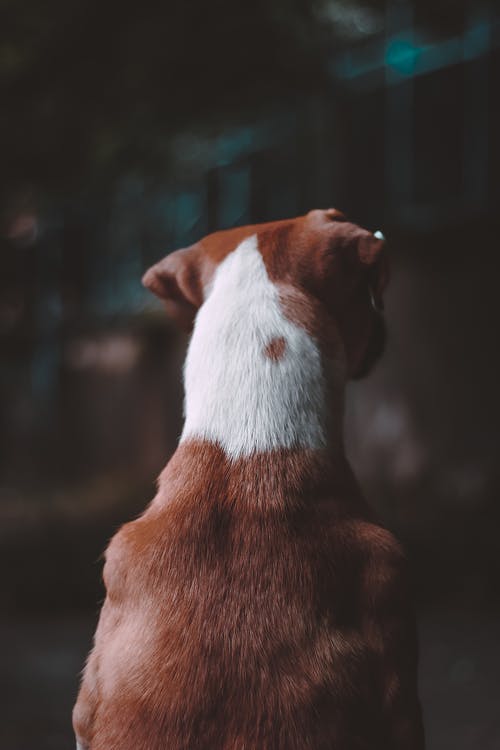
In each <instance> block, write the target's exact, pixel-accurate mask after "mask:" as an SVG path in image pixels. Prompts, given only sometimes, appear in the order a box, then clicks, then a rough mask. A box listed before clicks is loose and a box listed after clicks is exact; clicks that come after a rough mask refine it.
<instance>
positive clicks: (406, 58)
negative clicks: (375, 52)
mask: <svg viewBox="0 0 500 750" xmlns="http://www.w3.org/2000/svg"><path fill="white" fill-rule="evenodd" d="M421 54H422V47H417V46H416V45H414V44H413V43H412V42H410V41H408V40H406V39H392V40H391V41H390V42H389V43H388V45H387V47H386V51H385V64H386V65H387V66H388V67H389V68H392V70H394V71H396V73H399V74H400V75H402V76H412V75H414V74H415V70H416V68H417V64H418V60H419V58H420V56H421Z"/></svg>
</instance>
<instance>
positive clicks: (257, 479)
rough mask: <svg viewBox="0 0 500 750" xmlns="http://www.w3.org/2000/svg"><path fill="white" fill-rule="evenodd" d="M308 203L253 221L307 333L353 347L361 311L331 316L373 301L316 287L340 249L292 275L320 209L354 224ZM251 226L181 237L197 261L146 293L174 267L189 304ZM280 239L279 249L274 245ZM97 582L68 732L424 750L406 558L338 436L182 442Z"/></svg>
mask: <svg viewBox="0 0 500 750" xmlns="http://www.w3.org/2000/svg"><path fill="white" fill-rule="evenodd" d="M313 213H316V212H313ZM323 213H324V216H323V217H322V218H321V217H315V216H313V221H312V225H313V229H312V230H308V231H307V232H305V231H304V226H305V225H306V224H307V221H309V219H307V217H306V218H304V217H302V219H299V220H296V221H295V223H294V222H292V221H290V222H282V223H279V224H274V225H272V226H268V225H265V226H264V228H258V231H259V237H260V236H261V235H262V233H264V234H265V233H266V232H270V233H271V236H268V237H267V240H266V241H264V242H263V243H262V242H261V243H260V244H261V246H264V252H263V255H264V258H265V261H266V265H267V268H268V273H269V275H270V277H271V278H274V279H275V280H276V282H277V283H278V284H279V285H280V289H281V298H282V304H283V307H284V310H285V311H286V312H287V314H288V315H290V316H292V317H293V319H295V320H296V321H297V322H298V323H299V324H300V325H303V326H304V327H306V328H307V329H308V330H311V332H312V333H313V335H314V336H315V338H316V339H317V340H318V341H321V342H322V345H323V346H334V344H335V340H338V337H339V336H340V337H341V338H342V339H343V345H344V348H345V350H346V352H349V351H350V352H351V354H352V353H353V352H356V351H357V352H358V353H359V354H358V355H357V356H358V359H360V360H361V359H363V358H364V357H365V355H366V350H367V348H369V346H370V342H369V339H370V326H369V325H367V324H365V325H361V324H358V325H357V326H356V325H354V324H353V322H352V321H351V320H350V321H349V324H348V323H347V322H346V323H345V324H344V327H342V325H341V323H340V322H339V321H340V317H339V316H341V315H342V314H343V315H344V317H345V318H348V317H349V316H348V315H347V312H346V309H345V308H346V307H349V306H351V308H352V310H354V312H353V315H354V317H356V315H357V316H358V317H359V318H362V317H363V316H365V317H366V320H369V317H368V316H369V315H371V314H372V313H370V312H369V306H368V303H367V302H366V300H365V299H364V296H362V295H361V291H360V290H361V288H362V284H361V282H360V281H359V279H358V281H352V280H351V281H352V285H353V289H351V295H350V294H349V293H348V290H346V289H345V288H344V289H342V294H343V295H344V296H343V297H342V299H343V305H344V307H343V308H342V305H340V302H339V299H338V298H336V299H335V300H334V301H333V302H331V301H328V300H327V299H326V290H325V288H324V286H325V278H326V276H327V274H328V273H330V278H329V283H330V284H337V286H338V287H339V288H340V286H341V281H342V280H341V279H339V278H338V269H337V270H336V269H335V268H334V269H333V271H332V270H331V269H330V270H328V268H326V266H328V264H329V263H332V264H333V265H335V263H337V264H339V263H340V259H339V258H337V259H333V260H332V259H331V258H329V259H325V258H319V259H318V258H316V261H315V262H312V263H311V265H312V266H313V268H312V269H308V275H307V274H305V273H304V274H302V276H301V277H300V283H299V282H298V281H297V278H298V277H297V273H298V270H297V269H299V268H300V266H301V263H302V262H303V261H301V257H302V256H301V253H303V252H305V249H304V248H305V245H306V244H307V243H306V238H307V237H308V233H309V231H312V232H313V234H311V235H310V236H309V239H308V240H307V242H308V243H309V245H308V251H309V253H311V247H312V245H311V244H310V243H312V242H313V238H314V236H315V235H314V232H316V222H317V223H318V224H319V225H320V226H319V229H318V230H317V231H318V232H319V233H320V235H321V233H322V232H324V230H325V228H324V227H321V222H324V221H325V220H328V221H329V222H335V223H338V224H339V225H340V226H343V227H347V230H348V234H349V233H351V234H352V235H353V236H354V235H355V234H356V232H355V230H356V231H360V232H362V231H363V230H357V229H356V228H355V229H350V227H352V225H348V224H347V222H345V221H344V219H343V217H341V216H340V217H339V215H338V214H337V213H334V212H323ZM308 216H309V217H310V215H308ZM325 217H326V219H325ZM255 230H256V228H255V227H251V228H244V229H243V230H238V232H236V231H235V232H233V233H224V234H223V235H219V239H220V238H221V237H222V238H223V241H222V240H221V242H220V244H218V243H217V242H216V240H214V239H213V237H215V235H214V236H212V238H208V239H207V240H204V241H203V243H205V245H204V249H203V251H202V250H201V249H200V248H201V245H200V243H198V245H197V246H194V247H195V250H193V251H192V252H191V253H189V255H190V256H191V258H190V260H189V263H191V261H192V259H193V258H194V257H197V258H198V264H199V265H198V271H197V273H196V274H194V273H190V274H187V275H186V276H184V279H183V280H181V281H180V282H179V279H178V276H177V275H178V274H179V267H178V268H177V269H176V270H175V269H174V266H175V264H176V263H177V261H174V263H173V265H172V262H171V264H169V265H168V268H166V266H165V264H164V265H163V266H162V269H161V270H160V271H158V268H156V270H153V272H150V273H151V276H150V278H149V280H147V282H148V283H149V284H150V285H153V284H154V285H156V286H158V285H159V286H160V290H159V293H160V294H171V289H170V291H168V292H166V291H165V289H166V286H168V285H169V284H171V283H173V284H174V286H175V289H176V291H174V297H175V299H174V304H176V302H177V301H180V304H181V305H185V304H186V303H185V299H186V297H187V296H188V295H189V296H191V301H190V302H189V303H188V304H191V305H192V306H193V308H194V309H196V304H199V301H198V302H196V300H195V297H194V295H195V294H196V292H195V291H194V292H193V289H194V290H196V287H197V285H198V284H199V280H200V278H201V275H203V274H205V276H207V275H208V274H209V268H210V264H211V263H212V264H216V263H217V262H220V260H221V258H222V257H225V254H227V253H226V248H227V247H231V249H233V248H234V246H235V241H236V240H235V237H239V238H240V239H239V240H237V241H240V240H241V239H242V238H243V237H244V236H248V235H249V234H253V233H254V231H255ZM327 234H328V231H327ZM290 235H293V242H292V244H291V245H290V242H291V238H290ZM229 236H230V237H231V239H230V240H229V239H227V238H228V237H229ZM345 236H346V235H341V237H344V238H345ZM301 238H302V239H301ZM226 239H227V245H226ZM323 239H324V238H323ZM351 239H352V237H351ZM365 240H366V238H364V236H363V243H362V244H363V247H364V250H363V253H364V257H365V256H366V252H367V251H366V247H367V241H365ZM237 241H236V244H237ZM329 242H330V244H331V238H330V240H329ZM301 243H302V244H301ZM324 245H325V248H327V245H328V242H326V241H325V242H324ZM348 245H349V243H347V245H346V247H348ZM286 246H288V247H289V248H290V247H293V248H294V251H293V257H292V256H290V255H289V257H288V261H287V262H285V260H286V259H285V258H284V257H282V255H281V254H282V253H284V249H283V248H285V247H286ZM207 248H208V249H207ZM202 252H203V253H204V254H203V256H202V255H201V253H202ZM227 252H229V250H227ZM325 252H326V249H325ZM207 253H208V254H207ZM216 256H217V257H216ZM201 258H203V260H201ZM345 260H346V259H345V258H344V261H345ZM347 261H348V262H353V261H352V259H347ZM360 262H361V263H364V262H366V261H365V260H361V261H360ZM200 264H201V265H200ZM160 265H161V264H160ZM180 265H181V267H182V266H183V265H184V261H182V263H181V264H180ZM321 269H322V270H321ZM320 271H321V273H320ZM159 274H160V276H159ZM161 274H166V278H167V280H166V281H165V280H163V281H161V280H160V281H159V280H158V279H159V278H160V277H161ZM171 274H173V275H171ZM321 274H323V288H322V286H321V285H322V281H321ZM171 279H173V282H172V281H171ZM186 279H187V281H186ZM314 284H316V291H315V293H314V295H313V293H312V291H311V289H312V287H313V286H314ZM190 285H191V289H189V290H188V292H187V294H186V286H190ZM193 285H194V286H193ZM182 286H183V287H184V291H182V293H181V292H179V291H178V290H179V289H181V287H182ZM339 294H340V292H339ZM182 295H183V296H182ZM353 296H354V301H353ZM322 300H323V301H322ZM308 301H309V304H308ZM318 305H320V306H321V315H319V314H315V313H314V310H316V308H317V306H318ZM339 305H340V308H342V309H340V308H339ZM356 305H357V308H359V307H361V308H362V310H359V309H356ZM365 307H366V309H365ZM337 308H339V309H340V312H339V309H337ZM318 321H319V322H318ZM329 321H330V322H331V321H334V324H332V325H330V324H329ZM332 331H334V333H333V334H332ZM356 338H357V340H353V339H356ZM352 356H353V360H352V362H351V365H352V366H354V364H355V363H354V355H353V354H352ZM104 581H105V585H106V591H107V596H106V601H105V603H104V606H103V609H102V612H101V617H100V621H99V625H98V629H97V632H96V637H95V646H94V649H93V651H92V653H91V654H90V657H89V660H88V663H87V667H86V669H85V676H84V680H83V683H82V687H81V691H80V695H79V698H78V702H77V704H76V706H75V710H74V726H75V731H76V734H77V736H78V737H79V738H80V741H81V742H82V743H83V745H84V747H86V748H89V749H90V750H422V749H423V746H424V742H423V731H422V724H421V719H420V709H419V704H418V698H417V689H416V663H417V650H416V638H415V628H414V619H413V615H412V612H411V606H410V603H409V596H408V584H407V575H406V565H405V560H404V557H403V555H402V552H401V549H400V547H399V545H398V543H397V542H396V541H395V540H394V538H393V537H392V536H391V534H389V533H388V532H387V531H385V530H384V529H382V528H381V527H380V526H378V525H377V524H376V523H375V522H374V520H373V518H372V516H371V513H370V511H369V509H368V508H367V506H366V504H365V502H364V500H363V498H362V496H361V494H360V492H359V489H358V487H357V484H356V482H355V479H354V477H353V475H352V472H351V470H350V467H349V465H348V463H347V461H346V459H345V457H344V455H343V453H342V451H335V452H333V451H332V452H329V451H325V452H318V451H305V450H296V451H292V450H281V451H272V452H268V453H261V454H256V455H254V456H252V457H250V458H242V459H239V460H237V461H232V462H229V461H228V459H227V458H226V456H225V454H224V453H223V451H222V450H221V449H220V448H218V447H217V446H216V445H212V444H210V443H206V442H202V441H190V442H185V443H182V444H181V445H180V446H179V447H178V449H177V451H176V453H175V454H174V456H173V457H172V459H171V460H170V462H169V463H168V465H167V467H166V468H165V470H164V471H163V473H162V475H161V477H160V480H159V486H158V493H157V495H156V497H155V499H154V500H153V502H152V503H151V505H150V506H149V508H148V509H147V510H146V512H145V513H144V514H143V515H142V516H141V517H140V518H139V519H137V520H136V521H133V522H132V523H128V524H126V525H125V526H123V527H122V529H121V530H120V531H119V532H118V534H116V535H115V537H114V538H113V540H112V541H111V543H110V545H109V547H108V550H107V552H106V564H105V567H104Z"/></svg>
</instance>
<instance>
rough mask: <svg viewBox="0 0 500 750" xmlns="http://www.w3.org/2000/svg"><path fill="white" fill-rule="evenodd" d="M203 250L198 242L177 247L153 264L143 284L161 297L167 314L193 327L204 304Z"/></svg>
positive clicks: (184, 325)
mask: <svg viewBox="0 0 500 750" xmlns="http://www.w3.org/2000/svg"><path fill="white" fill-rule="evenodd" d="M201 276H202V274H201V253H200V249H199V247H198V246H197V245H192V246H191V247H187V248H184V249H182V250H176V251H175V252H173V253H170V255H167V256H166V257H165V258H163V260H161V261H160V262H159V263H156V264H155V265H154V266H152V267H151V268H150V269H149V270H148V271H146V273H145V274H144V276H143V278H142V283H143V284H144V286H145V287H147V288H148V289H150V290H151V291H152V292H153V293H154V294H156V296H157V297H159V298H160V299H161V300H162V301H163V303H164V305H165V309H166V311H167V313H168V315H169V316H170V317H171V318H172V319H173V320H174V321H175V322H176V323H178V324H179V325H180V326H181V327H182V328H184V329H186V330H190V329H191V328H192V326H193V322H194V318H195V316H196V312H197V310H198V308H199V307H200V306H201V304H202V303H203V281H202V277H201Z"/></svg>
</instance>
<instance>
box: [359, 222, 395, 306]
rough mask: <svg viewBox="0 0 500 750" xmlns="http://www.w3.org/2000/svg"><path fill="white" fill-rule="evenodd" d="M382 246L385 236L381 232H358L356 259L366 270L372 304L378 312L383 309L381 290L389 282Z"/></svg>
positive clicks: (382, 290)
mask: <svg viewBox="0 0 500 750" xmlns="http://www.w3.org/2000/svg"><path fill="white" fill-rule="evenodd" d="M384 248H385V237H384V235H383V234H382V232H375V234H371V233H370V232H365V231H361V232H360V235H359V238H358V241H357V260H358V261H359V262H360V263H361V265H362V267H363V268H365V269H366V271H367V272H368V279H369V285H370V294H371V298H372V305H373V307H374V308H375V309H376V310H377V311H379V312H381V311H382V310H383V309H384V301H383V292H384V290H385V288H386V286H387V284H388V283H389V263H388V260H387V255H386V252H385V251H384Z"/></svg>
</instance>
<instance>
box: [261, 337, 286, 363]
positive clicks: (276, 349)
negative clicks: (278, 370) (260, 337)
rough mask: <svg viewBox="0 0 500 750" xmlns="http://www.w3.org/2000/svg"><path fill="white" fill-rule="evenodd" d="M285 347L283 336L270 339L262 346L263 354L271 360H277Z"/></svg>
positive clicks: (280, 357)
mask: <svg viewBox="0 0 500 750" xmlns="http://www.w3.org/2000/svg"><path fill="white" fill-rule="evenodd" d="M285 349H286V340H285V339H284V338H283V336H278V337H276V338H274V339H271V340H270V341H269V342H268V343H267V344H266V346H265V348H264V354H265V355H266V357H269V359H272V360H273V362H279V360H280V359H282V358H283V355H284V353H285Z"/></svg>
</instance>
